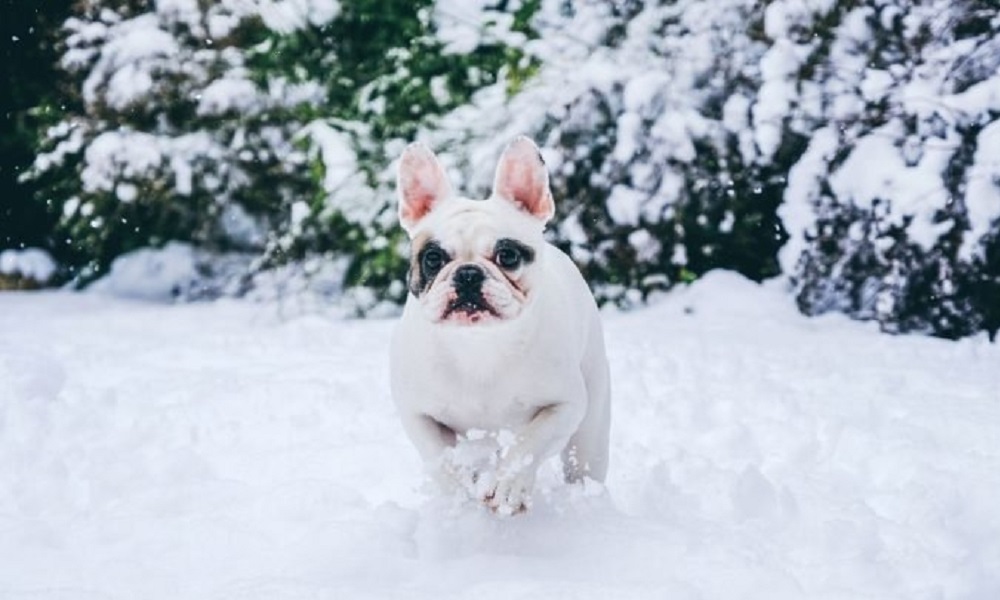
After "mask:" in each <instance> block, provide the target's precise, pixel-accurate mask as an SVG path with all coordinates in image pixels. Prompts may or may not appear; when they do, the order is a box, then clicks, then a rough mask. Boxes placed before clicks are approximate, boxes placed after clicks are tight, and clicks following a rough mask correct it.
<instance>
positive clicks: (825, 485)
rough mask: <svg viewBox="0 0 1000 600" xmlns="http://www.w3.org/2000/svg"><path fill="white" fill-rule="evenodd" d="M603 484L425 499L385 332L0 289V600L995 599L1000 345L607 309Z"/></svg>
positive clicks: (757, 306) (765, 314)
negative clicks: (526, 498) (497, 501)
mask: <svg viewBox="0 0 1000 600" xmlns="http://www.w3.org/2000/svg"><path fill="white" fill-rule="evenodd" d="M605 325H606V329H607V337H608V346H609V347H608V350H609V355H610V359H611V362H612V370H613V383H614V403H615V408H614V423H613V429H612V434H613V440H612V457H611V458H612V465H611V474H610V477H609V480H608V485H607V490H606V491H604V490H602V489H600V488H599V486H591V487H589V488H585V489H579V488H567V487H565V486H563V485H561V484H560V483H559V482H558V479H557V477H556V472H557V471H556V469H555V467H554V466H553V467H551V468H549V469H546V470H544V471H543V473H542V474H541V476H540V486H541V488H542V489H541V492H540V493H539V496H538V497H537V499H536V505H535V508H534V509H533V510H532V512H531V513H529V514H528V515H525V516H521V517H515V518H507V519H500V518H497V517H494V516H493V515H491V514H489V513H488V512H486V511H484V510H481V509H479V508H478V507H476V506H470V505H464V504H457V503H455V502H453V501H451V500H450V499H443V498H435V497H434V496H433V495H432V494H430V493H429V491H428V490H426V489H424V487H423V486H422V484H423V476H422V473H421V470H420V469H421V467H420V464H419V461H418V458H417V456H416V453H415V451H414V450H413V449H412V448H411V447H410V446H409V444H408V442H407V441H406V439H405V438H404V435H403V433H402V430H401V428H400V425H399V423H398V421H397V419H396V416H395V414H394V412H393V407H392V403H391V400H390V398H389V394H388V385H387V379H388V374H387V372H386V370H387V358H386V356H387V344H388V336H389V332H390V331H391V327H392V323H391V322H388V321H369V322H364V321H340V320H335V319H325V318H321V317H319V316H294V317H290V316H288V314H287V311H285V314H284V316H282V313H281V311H279V310H278V308H277V307H276V306H275V305H271V304H267V305H250V304H245V303H236V302H232V301H225V302H218V303H215V304H196V305H183V306H164V305H157V304H148V303H137V302H126V301H121V300H113V299H109V298H105V297H101V296H97V295H69V294H64V293H41V294H38V293H36V294H30V293H10V294H0V598H3V599H11V598H16V599H21V598H32V599H45V600H51V599H74V600H75V599H96V598H102V599H103V598H115V599H136V598H143V599H156V598H164V599H167V598H169V599H171V600H176V599H199V600H201V599H216V598H226V599H229V598H232V599H250V598H260V599H268V600H275V599H289V600H291V599H318V598H359V597H405V598H452V597H454V598H460V597H470V598H471V597H475V598H504V599H510V598H562V597H565V598H595V599H598V598H599V599H602V600H603V599H608V598H630V599H631V598H666V597H669V598H682V599H684V598H692V599H694V598H705V599H713V600H714V599H718V598H741V599H742V598H768V599H769V600H773V599H777V598H790V599H802V598H852V599H855V598H877V599H880V600H884V599H889V598H900V599H903V598H905V599H913V598H979V599H983V600H986V599H993V598H998V597H1000V508H998V506H1000V391H998V390H1000V375H998V374H1000V368H998V365H1000V348H998V347H997V346H995V345H990V344H988V343H987V342H986V340H985V339H984V338H976V339H969V340H965V341H963V342H960V343H954V342H946V341H941V340H935V339H927V338H919V337H896V338H894V337H889V336H885V335H881V334H878V333H877V332H876V331H875V330H874V329H872V328H871V327H869V326H865V325H860V324H857V323H853V322H848V321H846V320H844V319H842V318H840V317H829V318H822V319H814V320H807V319H805V318H803V317H800V316H799V315H797V314H796V313H795V312H794V310H793V308H792V306H791V301H790V299H789V298H788V297H787V296H785V295H783V294H781V293H780V292H779V291H778V290H777V289H775V286H773V285H769V286H765V287H760V286H756V285H754V284H752V283H749V282H747V281H744V280H742V279H740V278H738V277H736V276H734V275H731V274H726V273H713V274H710V275H709V276H708V277H706V278H705V279H704V280H702V281H701V282H699V283H697V284H695V285H694V286H693V287H691V288H689V289H687V290H683V291H679V292H676V293H674V294H672V295H671V296H670V297H668V298H667V299H666V300H664V301H662V302H661V303H660V304H658V305H656V306H653V307H651V308H649V309H645V310H640V311H637V312H634V313H631V314H625V315H621V314H609V315H607V316H606V319H605Z"/></svg>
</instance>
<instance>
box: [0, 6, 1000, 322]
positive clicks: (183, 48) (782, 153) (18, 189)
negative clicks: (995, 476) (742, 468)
mask: <svg viewBox="0 0 1000 600" xmlns="http://www.w3.org/2000/svg"><path fill="white" fill-rule="evenodd" d="M3 4H4V14H5V18H4V19H3V21H2V24H0V30H2V35H0V49H2V60H0V77H2V81H0V289H30V288H39V287H47V286H68V287H71V288H88V287H97V288H104V289H107V290H111V291H113V292H115V293H119V294H123V295H130V296H137V297H144V298H152V299H165V300H172V299H183V300H187V299H201V298H216V297H220V296H240V297H252V298H276V297H278V298H280V297H287V296H295V297H303V296H308V297H311V298H315V299H317V300H318V301H319V302H328V303H336V304H338V305H340V306H345V307H348V309H349V311H350V312H352V313H354V314H358V315H365V314H386V313H391V312H392V311H394V310H395V307H397V306H398V305H399V303H400V302H401V301H402V300H403V299H404V298H405V288H404V286H403V285H402V279H403V275H404V273H405V269H406V260H405V255H406V245H405V244H406V241H405V236H404V235H403V234H402V231H401V230H400V229H399V227H398V224H397V223H396V220H395V193H394V189H393V179H394V160H395V159H396V157H397V156H398V155H399V153H400V151H401V150H402V148H403V147H404V146H405V145H406V144H407V143H408V142H410V141H412V140H415V139H420V140H422V141H424V142H425V143H427V144H428V145H430V146H431V147H432V148H434V149H435V150H436V151H437V152H438V154H439V156H440V158H441V159H442V161H443V163H444V164H445V165H446V167H447V168H448V170H449V172H450V173H451V175H452V178H453V181H454V182H455V183H456V184H457V186H458V187H459V189H461V190H462V191H463V192H464V193H465V194H466V195H468V196H470V197H484V196H485V195H486V194H487V193H488V192H489V186H490V183H491V179H492V174H493V169H494V166H495V164H496V159H497V157H498V156H499V154H500V152H501V151H502V149H503V147H504V146H505V145H506V144H507V143H508V142H509V141H510V140H512V139H513V138H514V136H515V135H518V134H521V133H524V134H527V135H530V136H532V137H533V138H534V139H536V140H537V142H538V143H539V145H540V146H542V147H543V153H544V156H545V159H546V162H547V164H548V166H549V168H550V171H551V175H552V187H553V192H554V194H555V197H556V201H557V208H558V214H557V216H556V219H555V220H554V221H553V223H552V224H551V225H550V231H549V233H550V237H551V240H552V241H553V242H554V243H556V244H557V245H559V246H560V247H561V248H563V249H564V250H566V251H567V252H569V253H570V255H571V256H572V257H573V258H574V260H575V261H576V262H577V264H578V265H579V266H580V268H581V269H582V270H583V272H584V274H585V275H586V277H587V279H588V281H589V282H590V283H591V286H592V287H593V289H594V292H595V294H596V295H597V297H598V299H599V300H600V301H601V302H602V303H610V304H614V305H617V306H621V307H626V308H628V307H634V306H640V305H642V304H643V303H645V302H647V301H648V300H649V299H650V298H653V297H655V296H657V295H658V294H661V293H665V292H668V291H669V290H670V289H671V288H673V287H674V286H677V285H679V284H685V283H688V282H691V281H694V280H696V279H697V278H699V277H700V276H701V275H703V274H704V273H706V272H708V271H710V270H713V269H729V270H734V271H737V272H739V273H741V274H743V275H744V276H746V277H748V278H750V279H753V280H756V281H762V280H765V279H773V278H780V281H782V282H784V283H783V285H786V286H787V289H788V293H789V297H790V299H794V302H796V303H797V305H798V307H799V309H800V310H801V311H802V312H804V313H806V314H810V315H812V314H820V313H825V312H830V311H837V312H842V313H845V314H847V315H850V316H852V317H854V318H858V319H865V320H874V321H877V322H878V323H879V325H880V327H881V328H882V329H883V330H884V331H887V332H890V333H897V332H917V333H924V334H930V335H935V336H942V337H947V338H959V337H964V336H968V335H973V334H977V333H980V332H984V331H985V332H986V333H987V334H988V335H989V336H990V338H991V339H992V338H994V337H995V335H996V332H997V330H998V328H1000V15H998V10H997V7H996V3H995V0H964V1H962V2H953V1H950V0H947V1H946V0H774V1H770V2H753V1H749V0H718V1H712V2H708V1H704V0H669V1H667V0H664V1H654V0H621V1H597V0H579V1H568V0H521V1H518V0H490V1H483V0H468V1H463V0H438V1H433V0H415V1H402V0H379V1H376V0H339V1H337V0H218V1H206V0H159V1H141V0H75V1H69V0H44V1H41V0H38V1H31V0H3Z"/></svg>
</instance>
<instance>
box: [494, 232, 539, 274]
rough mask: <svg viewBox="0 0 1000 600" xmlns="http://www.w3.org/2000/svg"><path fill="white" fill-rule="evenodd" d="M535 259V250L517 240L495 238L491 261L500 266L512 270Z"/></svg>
mask: <svg viewBox="0 0 1000 600" xmlns="http://www.w3.org/2000/svg"><path fill="white" fill-rule="evenodd" d="M534 260H535V251H534V250H532V249H531V248H530V247H529V246H527V245H526V244H522V243H521V242H519V241H517V240H512V239H509V238H503V239H500V240H497V244H496V246H495V247H494V249H493V262H495V263H496V264H497V265H498V266H499V267H500V268H502V269H506V270H508V271H513V270H515V269H517V268H518V267H520V266H522V265H528V264H531V263H532V262H533V261H534Z"/></svg>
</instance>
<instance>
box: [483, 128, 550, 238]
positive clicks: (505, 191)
mask: <svg viewBox="0 0 1000 600" xmlns="http://www.w3.org/2000/svg"><path fill="white" fill-rule="evenodd" d="M493 195H494V196H499V197H500V198H503V199H505V200H508V201H510V202H513V203H514V204H516V205H517V206H518V207H519V208H521V209H522V210H524V211H526V212H527V213H528V214H530V215H532V216H533V217H535V218H537V219H539V220H540V221H542V223H547V222H548V220H549V219H551V218H552V215H554V214H555V212H556V206H555V202H553V200H552V192H550V191H549V172H548V170H547V169H546V168H545V162H544V161H542V155H541V153H540V152H539V151H538V146H536V145H535V142H533V141H531V140H530V139H529V138H527V137H525V136H523V135H521V136H518V137H517V138H516V139H515V140H514V141H513V142H511V144H510V145H509V146H507V149H506V150H504V152H503V155H502V156H501V157H500V164H498V165H497V173H496V177H495V178H494V180H493Z"/></svg>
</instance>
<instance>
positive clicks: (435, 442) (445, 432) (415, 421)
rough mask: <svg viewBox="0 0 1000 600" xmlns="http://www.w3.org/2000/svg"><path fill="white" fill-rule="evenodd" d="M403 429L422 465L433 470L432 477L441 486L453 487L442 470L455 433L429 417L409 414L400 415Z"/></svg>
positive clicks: (452, 444)
mask: <svg viewBox="0 0 1000 600" xmlns="http://www.w3.org/2000/svg"><path fill="white" fill-rule="evenodd" d="M400 417H401V420H402V422H403V429H404V430H405V431H406V435H408V436H409V438H410V440H411V441H412V442H413V445H414V446H416V448H417V452H418V453H419V454H420V457H421V458H422V459H423V460H424V464H426V465H428V466H430V467H431V468H432V469H433V473H432V475H433V476H434V478H435V479H436V480H437V482H438V483H439V484H441V485H453V484H454V482H452V481H451V480H450V478H449V477H448V476H447V473H446V472H445V470H444V468H443V467H444V465H443V462H444V458H445V455H446V452H447V450H448V449H449V448H452V447H454V445H455V441H456V439H457V435H456V434H455V431H454V430H452V429H451V428H450V427H448V426H447V425H445V424H444V423H442V422H440V421H438V420H437V419H435V418H434V417H431V416H430V415H426V414H423V413H416V412H409V413H404V414H402V415H400Z"/></svg>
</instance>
